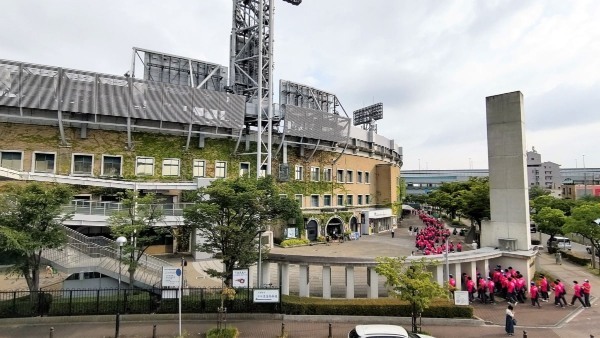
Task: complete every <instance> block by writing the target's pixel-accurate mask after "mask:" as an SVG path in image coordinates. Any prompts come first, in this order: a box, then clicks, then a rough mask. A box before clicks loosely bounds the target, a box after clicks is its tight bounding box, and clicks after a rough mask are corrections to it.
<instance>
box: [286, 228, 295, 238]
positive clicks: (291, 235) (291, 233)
mask: <svg viewBox="0 0 600 338" xmlns="http://www.w3.org/2000/svg"><path fill="white" fill-rule="evenodd" d="M296 230H297V228H287V238H296V237H297V235H296Z"/></svg>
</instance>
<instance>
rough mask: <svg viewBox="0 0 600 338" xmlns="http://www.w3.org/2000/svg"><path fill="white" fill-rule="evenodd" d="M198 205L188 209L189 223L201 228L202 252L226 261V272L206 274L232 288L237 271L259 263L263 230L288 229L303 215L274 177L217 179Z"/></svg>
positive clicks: (201, 193) (202, 192) (204, 190)
mask: <svg viewBox="0 0 600 338" xmlns="http://www.w3.org/2000/svg"><path fill="white" fill-rule="evenodd" d="M194 202H195V204H194V206H192V207H190V208H188V209H186V210H185V222H186V224H187V225H191V226H193V227H194V228H196V229H198V233H199V235H200V237H201V238H202V240H203V242H202V243H201V244H199V247H198V249H199V250H200V251H203V252H207V253H212V254H217V255H219V256H220V257H221V258H222V260H223V264H224V267H225V271H223V272H218V271H216V270H214V269H211V270H207V271H206V272H207V273H208V274H209V275H211V276H215V277H220V278H223V280H224V281H225V284H227V285H228V286H230V285H231V278H232V271H233V269H234V268H245V267H249V266H250V265H253V264H255V263H256V262H257V260H258V246H257V242H258V239H257V234H258V232H259V231H262V230H265V229H266V228H267V225H269V224H271V225H273V224H276V223H278V222H279V223H280V224H283V225H284V226H285V225H287V222H288V220H290V219H294V220H296V219H299V218H301V214H302V213H301V211H300V207H299V205H298V203H297V202H296V201H295V200H293V199H291V198H287V197H282V196H280V195H279V191H278V190H277V187H276V185H275V183H274V182H273V179H272V177H266V178H259V179H256V178H252V177H238V178H235V179H228V180H217V181H214V182H213V183H212V184H211V185H210V186H208V187H203V188H200V189H199V190H198V193H197V194H196V199H195V201H194Z"/></svg>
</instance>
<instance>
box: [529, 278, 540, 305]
mask: <svg viewBox="0 0 600 338" xmlns="http://www.w3.org/2000/svg"><path fill="white" fill-rule="evenodd" d="M530 284H531V285H530V286H529V297H530V298H531V306H535V305H536V304H537V306H538V308H541V307H542V306H541V305H540V293H539V292H538V287H537V286H535V282H534V281H531V283H530Z"/></svg>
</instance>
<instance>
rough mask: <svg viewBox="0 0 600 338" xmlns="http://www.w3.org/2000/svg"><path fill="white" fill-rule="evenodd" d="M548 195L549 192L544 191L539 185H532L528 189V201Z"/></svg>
mask: <svg viewBox="0 0 600 338" xmlns="http://www.w3.org/2000/svg"><path fill="white" fill-rule="evenodd" d="M546 195H550V190H546V189H544V188H542V187H540V186H539V185H534V186H532V187H531V188H529V199H530V200H534V199H536V198H538V197H540V196H546Z"/></svg>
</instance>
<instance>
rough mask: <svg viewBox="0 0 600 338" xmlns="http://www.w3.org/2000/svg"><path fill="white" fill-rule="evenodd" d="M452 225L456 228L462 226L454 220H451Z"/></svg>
mask: <svg viewBox="0 0 600 338" xmlns="http://www.w3.org/2000/svg"><path fill="white" fill-rule="evenodd" d="M452 225H453V226H455V227H458V226H461V225H462V223H460V221H459V220H456V219H455V220H452Z"/></svg>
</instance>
